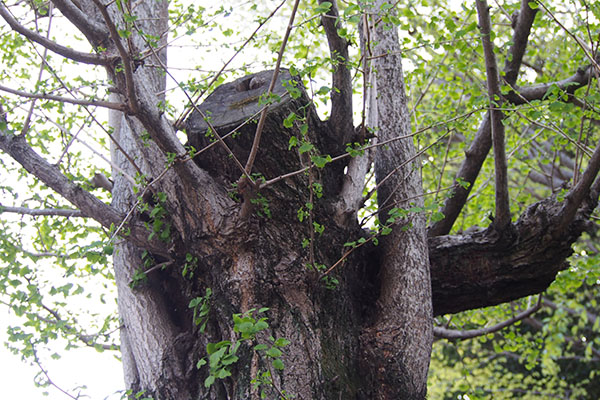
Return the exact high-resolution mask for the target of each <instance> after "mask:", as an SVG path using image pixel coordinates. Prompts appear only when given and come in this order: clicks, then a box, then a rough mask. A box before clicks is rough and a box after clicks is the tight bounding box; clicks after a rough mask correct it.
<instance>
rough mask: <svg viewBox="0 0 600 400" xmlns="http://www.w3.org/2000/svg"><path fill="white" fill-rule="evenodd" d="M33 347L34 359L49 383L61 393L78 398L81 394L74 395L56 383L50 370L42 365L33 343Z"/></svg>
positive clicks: (75, 399)
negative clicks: (49, 372)
mask: <svg viewBox="0 0 600 400" xmlns="http://www.w3.org/2000/svg"><path fill="white" fill-rule="evenodd" d="M31 349H32V352H33V360H34V362H35V364H36V365H37V366H38V368H39V369H40V371H42V374H44V376H45V377H46V383H47V384H48V385H51V386H54V387H55V388H56V389H58V390H59V391H60V392H61V393H63V394H64V395H65V396H68V397H70V398H71V399H74V400H78V399H79V396H77V397H75V396H73V395H72V394H71V393H69V392H67V391H66V390H64V389H63V388H61V387H60V386H58V385H57V384H56V383H54V381H53V380H52V379H51V378H50V375H49V374H48V371H46V369H45V368H44V366H43V365H42V363H41V361H40V359H39V357H38V355H37V351H36V349H35V346H34V345H33V343H31Z"/></svg>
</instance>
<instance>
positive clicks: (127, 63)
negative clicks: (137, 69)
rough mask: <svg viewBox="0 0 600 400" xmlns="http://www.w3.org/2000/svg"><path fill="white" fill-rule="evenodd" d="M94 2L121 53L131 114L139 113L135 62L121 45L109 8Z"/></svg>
mask: <svg viewBox="0 0 600 400" xmlns="http://www.w3.org/2000/svg"><path fill="white" fill-rule="evenodd" d="M92 1H93V2H94V4H95V5H96V7H97V8H98V10H99V11H100V14H102V17H103V18H104V22H105V23H106V26H107V27H108V32H109V33H110V37H111V39H112V41H113V43H114V45H115V46H116V48H117V51H118V52H119V55H120V56H121V63H122V65H123V69H124V72H125V74H124V75H125V88H126V90H127V102H128V104H129V107H130V108H131V112H133V113H134V114H135V113H138V112H139V107H138V102H137V97H136V95H135V86H134V81H133V61H132V60H131V57H130V55H129V53H128V52H127V50H125V47H123V43H121V36H120V35H119V32H118V31H117V27H116V26H115V24H114V22H113V21H112V19H111V18H110V15H109V14H108V10H107V7H108V6H105V5H103V4H102V3H101V2H100V0H92Z"/></svg>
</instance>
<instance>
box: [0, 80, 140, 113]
mask: <svg viewBox="0 0 600 400" xmlns="http://www.w3.org/2000/svg"><path fill="white" fill-rule="evenodd" d="M0 90H2V91H4V92H7V93H11V94H14V95H16V96H21V97H26V98H28V99H42V100H50V101H58V102H61V103H69V104H77V105H79V106H96V107H104V108H109V109H111V110H117V111H123V112H125V111H127V110H128V107H127V105H126V104H123V103H113V102H110V101H102V100H79V99H69V98H68V97H62V96H54V95H51V94H36V93H29V92H24V91H22V90H16V89H11V88H9V87H6V86H4V85H0Z"/></svg>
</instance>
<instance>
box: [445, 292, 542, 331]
mask: <svg viewBox="0 0 600 400" xmlns="http://www.w3.org/2000/svg"><path fill="white" fill-rule="evenodd" d="M541 307H542V297H541V296H540V297H539V299H538V302H537V304H536V305H535V306H533V307H531V308H529V309H527V310H525V311H523V312H521V313H519V314H517V315H515V316H514V317H513V318H510V319H508V320H506V321H502V322H500V323H498V324H496V325H492V326H488V327H486V328H481V329H470V330H467V331H461V330H455V329H446V328H441V327H437V326H434V327H433V335H434V336H435V337H436V338H439V339H460V340H463V339H472V338H474V337H478V336H483V335H488V334H490V333H495V332H498V331H499V330H501V329H504V328H506V327H507V326H510V325H512V324H514V323H515V322H518V321H521V320H522V319H525V318H527V317H529V316H530V315H531V314H533V313H535V312H536V311H538V310H539V309H540V308H541Z"/></svg>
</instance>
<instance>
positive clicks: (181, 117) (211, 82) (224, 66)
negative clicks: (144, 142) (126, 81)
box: [174, 0, 286, 130]
mask: <svg viewBox="0 0 600 400" xmlns="http://www.w3.org/2000/svg"><path fill="white" fill-rule="evenodd" d="M285 1H286V0H283V1H282V2H281V3H279V5H278V6H277V7H275V9H274V10H273V11H272V12H271V14H269V16H268V17H267V18H265V19H264V21H261V22H260V23H259V24H258V27H256V29H255V30H254V32H252V34H251V35H250V36H249V37H248V39H246V41H245V42H244V43H243V44H242V45H241V46H240V48H239V49H238V50H237V51H236V52H235V53H234V54H233V55H232V56H231V58H229V60H227V62H226V63H225V64H223V66H222V67H221V69H220V70H219V72H217V73H216V74H215V75H214V77H213V78H212V79H211V81H210V82H209V83H208V84H207V85H206V88H210V87H211V86H212V85H213V84H214V83H215V82H216V81H217V79H219V77H220V76H221V74H222V73H223V71H225V68H227V66H228V65H229V64H230V63H231V62H232V61H233V60H234V59H235V57H237V55H238V54H239V53H241V51H242V50H243V49H244V48H245V47H246V45H247V44H248V43H250V42H251V41H252V39H254V36H256V34H257V33H258V31H259V30H260V29H261V28H262V27H263V26H264V24H266V23H267V22H268V21H269V20H270V19H271V18H272V17H273V16H274V15H275V13H276V12H277V11H279V9H280V8H281V6H283V5H284V4H285ZM204 93H206V90H203V91H201V92H200V93H199V94H198V95H197V96H196V99H195V100H193V101H190V104H192V105H193V104H196V103H197V102H198V100H199V99H200V98H201V97H202V96H203V95H204ZM194 108H195V107H189V108H187V109H186V110H185V111H184V112H183V114H182V115H181V116H180V117H179V118H178V119H177V121H176V122H175V124H174V126H175V129H178V130H179V129H181V126H182V125H183V121H184V120H185V119H186V117H187V116H188V115H189V113H190V112H191V111H193V110H194Z"/></svg>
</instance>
